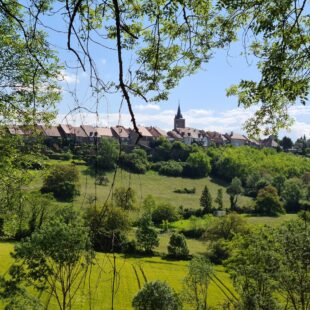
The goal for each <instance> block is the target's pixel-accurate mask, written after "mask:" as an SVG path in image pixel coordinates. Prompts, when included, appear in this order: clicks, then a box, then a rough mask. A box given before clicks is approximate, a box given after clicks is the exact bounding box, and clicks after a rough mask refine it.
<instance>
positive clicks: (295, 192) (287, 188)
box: [282, 178, 302, 211]
mask: <svg viewBox="0 0 310 310" xmlns="http://www.w3.org/2000/svg"><path fill="white" fill-rule="evenodd" d="M282 197H283V199H284V201H285V207H286V210H287V211H299V200H300V199H301V198H302V184H301V181H300V180H299V179H295V178H294V179H289V180H286V181H285V182H284V188H283V193H282Z"/></svg>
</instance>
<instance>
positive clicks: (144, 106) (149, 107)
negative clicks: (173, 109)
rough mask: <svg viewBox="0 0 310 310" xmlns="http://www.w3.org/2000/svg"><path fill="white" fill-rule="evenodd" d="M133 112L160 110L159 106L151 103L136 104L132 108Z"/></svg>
mask: <svg viewBox="0 0 310 310" xmlns="http://www.w3.org/2000/svg"><path fill="white" fill-rule="evenodd" d="M134 109H135V110H139V111H147V110H155V111H159V110H160V106H159V105H158V104H152V103H148V104H137V105H135V106H134Z"/></svg>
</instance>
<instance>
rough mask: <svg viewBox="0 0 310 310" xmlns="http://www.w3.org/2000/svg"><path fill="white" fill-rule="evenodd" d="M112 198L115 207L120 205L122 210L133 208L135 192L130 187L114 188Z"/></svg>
mask: <svg viewBox="0 0 310 310" xmlns="http://www.w3.org/2000/svg"><path fill="white" fill-rule="evenodd" d="M113 198H114V202H115V204H116V206H117V207H120V208H122V209H123V210H132V209H134V204H135V202H136V193H135V191H134V190H133V189H132V188H131V187H128V188H125V187H119V188H116V189H115V192H114V196H113Z"/></svg>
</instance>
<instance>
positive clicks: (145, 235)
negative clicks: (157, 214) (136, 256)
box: [136, 214, 159, 253]
mask: <svg viewBox="0 0 310 310" xmlns="http://www.w3.org/2000/svg"><path fill="white" fill-rule="evenodd" d="M136 238H137V243H138V246H139V247H141V248H142V249H143V250H144V252H146V253H152V252H153V249H154V248H155V247H157V246H158V245H159V239H158V234H157V231H156V229H155V227H154V224H153V222H152V218H151V216H150V215H147V214H144V215H143V216H142V217H141V218H140V220H139V221H138V227H137V231H136Z"/></svg>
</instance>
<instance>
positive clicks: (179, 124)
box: [174, 104, 185, 129]
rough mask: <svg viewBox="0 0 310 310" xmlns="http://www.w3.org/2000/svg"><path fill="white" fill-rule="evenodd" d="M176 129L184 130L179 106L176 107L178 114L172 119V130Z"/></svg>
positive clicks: (183, 121) (183, 119)
mask: <svg viewBox="0 0 310 310" xmlns="http://www.w3.org/2000/svg"><path fill="white" fill-rule="evenodd" d="M177 128H185V118H183V116H182V113H181V108H180V104H179V107H178V112H177V114H176V115H175V117H174V129H177Z"/></svg>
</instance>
